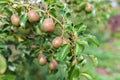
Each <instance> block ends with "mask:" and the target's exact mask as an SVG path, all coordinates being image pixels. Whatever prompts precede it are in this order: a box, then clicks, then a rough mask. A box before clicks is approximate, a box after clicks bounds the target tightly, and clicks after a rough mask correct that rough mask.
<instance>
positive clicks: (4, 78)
mask: <svg viewBox="0 0 120 80" xmlns="http://www.w3.org/2000/svg"><path fill="white" fill-rule="evenodd" d="M15 78H16V77H15V75H12V74H4V75H0V80H15Z"/></svg>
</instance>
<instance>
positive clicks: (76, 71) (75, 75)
mask: <svg viewBox="0 0 120 80" xmlns="http://www.w3.org/2000/svg"><path fill="white" fill-rule="evenodd" d="M79 75H80V67H79V66H78V65H77V64H76V65H75V66H74V69H73V70H72V72H71V76H70V80H78V79H79Z"/></svg>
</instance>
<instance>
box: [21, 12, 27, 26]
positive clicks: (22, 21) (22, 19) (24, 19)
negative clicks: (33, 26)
mask: <svg viewBox="0 0 120 80" xmlns="http://www.w3.org/2000/svg"><path fill="white" fill-rule="evenodd" d="M26 22H27V14H23V15H21V16H20V26H21V27H23V28H25V25H26Z"/></svg>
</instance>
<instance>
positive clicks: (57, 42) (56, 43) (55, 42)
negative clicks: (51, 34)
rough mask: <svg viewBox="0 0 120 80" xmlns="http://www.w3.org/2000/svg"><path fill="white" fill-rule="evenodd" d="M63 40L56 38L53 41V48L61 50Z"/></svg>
mask: <svg viewBox="0 0 120 80" xmlns="http://www.w3.org/2000/svg"><path fill="white" fill-rule="evenodd" d="M62 42H63V41H62V38H61V37H56V38H54V39H53V40H52V46H53V47H54V48H59V47H60V46H61V45H62Z"/></svg>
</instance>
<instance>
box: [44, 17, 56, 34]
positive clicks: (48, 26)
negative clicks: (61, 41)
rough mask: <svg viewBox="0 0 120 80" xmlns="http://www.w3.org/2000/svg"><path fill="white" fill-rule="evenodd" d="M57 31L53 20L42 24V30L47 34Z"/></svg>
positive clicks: (49, 19)
mask: <svg viewBox="0 0 120 80" xmlns="http://www.w3.org/2000/svg"><path fill="white" fill-rule="evenodd" d="M54 29H55V26H54V23H53V21H52V19H51V18H47V19H45V20H44V21H43V23H42V30H43V31H45V32H53V31H54Z"/></svg>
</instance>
